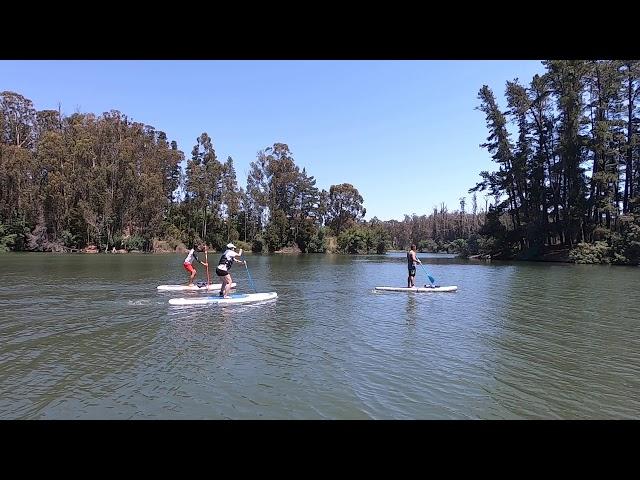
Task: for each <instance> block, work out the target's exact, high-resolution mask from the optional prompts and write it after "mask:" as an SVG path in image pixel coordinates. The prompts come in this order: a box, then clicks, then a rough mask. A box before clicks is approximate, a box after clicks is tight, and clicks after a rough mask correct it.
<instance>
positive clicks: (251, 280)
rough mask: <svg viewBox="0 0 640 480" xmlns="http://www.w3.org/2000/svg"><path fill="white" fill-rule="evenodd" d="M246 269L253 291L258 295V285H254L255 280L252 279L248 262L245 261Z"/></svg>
mask: <svg viewBox="0 0 640 480" xmlns="http://www.w3.org/2000/svg"><path fill="white" fill-rule="evenodd" d="M244 268H246V269H247V275H248V276H249V281H250V282H251V286H252V287H253V291H254V292H256V293H258V290H256V285H255V283H253V278H251V274H250V273H249V267H248V266H247V261H246V260H245V261H244Z"/></svg>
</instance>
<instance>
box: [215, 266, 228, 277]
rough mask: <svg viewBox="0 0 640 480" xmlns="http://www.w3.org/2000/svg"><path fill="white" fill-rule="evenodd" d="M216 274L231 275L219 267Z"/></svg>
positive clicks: (221, 275)
mask: <svg viewBox="0 0 640 480" xmlns="http://www.w3.org/2000/svg"><path fill="white" fill-rule="evenodd" d="M216 275H218V276H219V277H226V276H227V275H229V272H228V271H226V270H220V269H219V268H216Z"/></svg>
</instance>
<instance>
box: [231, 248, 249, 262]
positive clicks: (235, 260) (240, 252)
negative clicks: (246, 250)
mask: <svg viewBox="0 0 640 480" xmlns="http://www.w3.org/2000/svg"><path fill="white" fill-rule="evenodd" d="M241 256H242V249H240V250H238V255H237V256H235V257H233V261H234V262H238V263H244V264H245V265H246V264H247V262H246V261H243V260H238V257H241Z"/></svg>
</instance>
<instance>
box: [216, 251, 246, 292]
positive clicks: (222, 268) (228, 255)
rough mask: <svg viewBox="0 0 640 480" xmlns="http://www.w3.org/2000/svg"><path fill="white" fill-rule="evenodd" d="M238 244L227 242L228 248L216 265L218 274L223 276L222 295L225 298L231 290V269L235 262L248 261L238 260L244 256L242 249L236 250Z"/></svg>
mask: <svg viewBox="0 0 640 480" xmlns="http://www.w3.org/2000/svg"><path fill="white" fill-rule="evenodd" d="M235 248H236V246H235V245H234V244H233V243H229V244H227V249H226V250H225V252H224V253H223V254H222V256H221V257H220V261H219V262H218V266H217V267H216V275H218V276H219V277H221V278H222V286H221V287H220V296H221V297H223V298H229V290H231V282H232V280H231V275H230V274H229V270H231V266H232V265H233V262H238V263H246V262H244V261H242V260H238V257H241V256H242V249H240V250H239V251H237V252H236V251H235Z"/></svg>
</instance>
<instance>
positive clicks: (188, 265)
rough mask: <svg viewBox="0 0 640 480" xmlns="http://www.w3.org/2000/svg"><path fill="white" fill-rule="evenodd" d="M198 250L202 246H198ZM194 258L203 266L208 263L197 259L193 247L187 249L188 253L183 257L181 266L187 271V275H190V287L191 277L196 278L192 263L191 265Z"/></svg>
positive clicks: (190, 284) (201, 248)
mask: <svg viewBox="0 0 640 480" xmlns="http://www.w3.org/2000/svg"><path fill="white" fill-rule="evenodd" d="M198 250H200V251H202V250H203V247H202V246H200V247H198ZM194 260H195V261H197V262H200V263H201V264H202V265H203V266H205V267H206V266H207V265H208V263H205V262H202V261H200V260H199V259H198V257H197V255H196V249H195V248H192V249H191V250H189V254H188V255H187V258H185V259H184V263H183V264H182V266H183V267H184V269H185V270H186V271H187V272H189V275H191V276H190V277H189V286H190V287H193V279H194V278H196V269H195V268H193V265H192V263H193V261H194Z"/></svg>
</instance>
